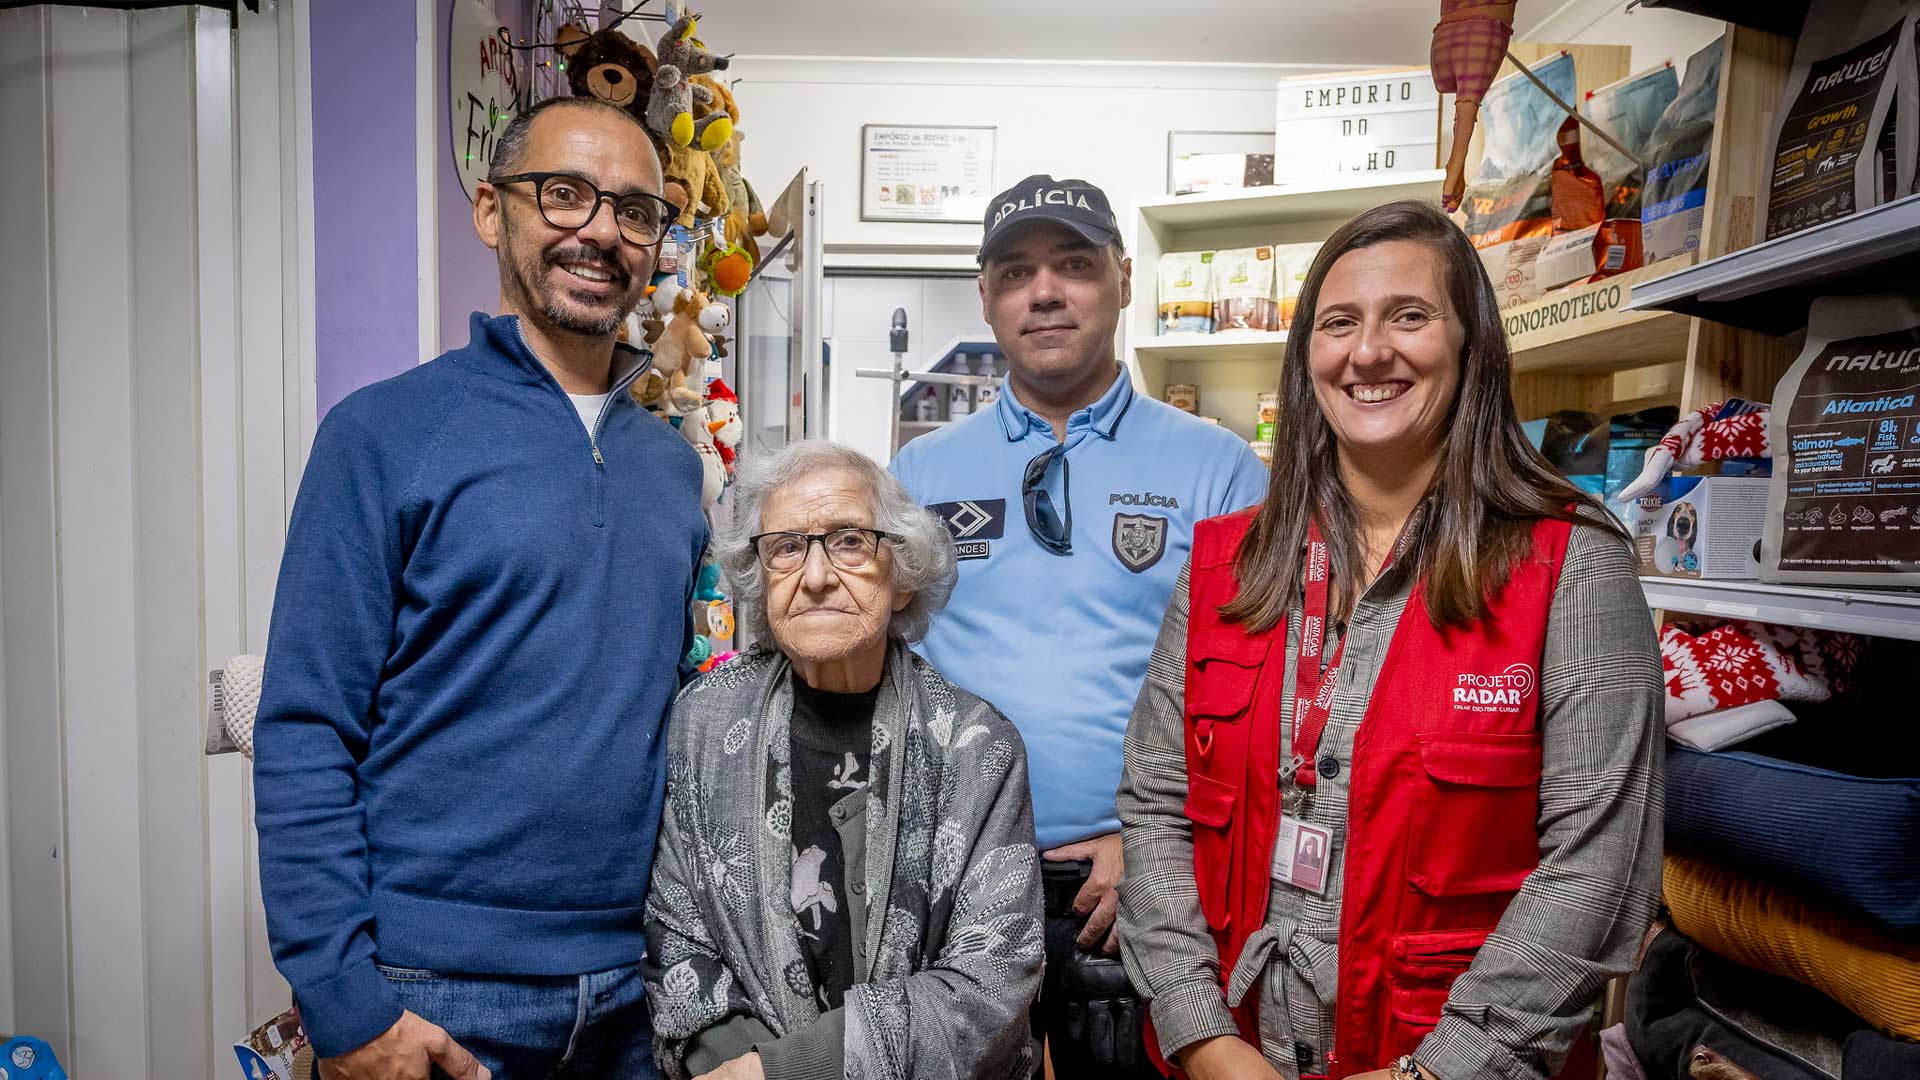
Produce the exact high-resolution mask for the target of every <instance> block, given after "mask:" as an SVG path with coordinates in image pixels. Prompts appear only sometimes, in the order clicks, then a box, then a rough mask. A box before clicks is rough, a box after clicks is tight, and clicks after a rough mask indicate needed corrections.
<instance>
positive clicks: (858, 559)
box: [749, 528, 895, 574]
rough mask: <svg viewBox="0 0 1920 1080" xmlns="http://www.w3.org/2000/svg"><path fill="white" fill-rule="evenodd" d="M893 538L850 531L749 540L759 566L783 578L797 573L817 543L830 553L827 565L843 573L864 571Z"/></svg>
mask: <svg viewBox="0 0 1920 1080" xmlns="http://www.w3.org/2000/svg"><path fill="white" fill-rule="evenodd" d="M894 538H895V537H894V535H893V534H892V533H885V532H881V531H880V530H879V529H859V528H850V529H835V530H833V531H832V532H825V533H798V532H770V533H761V534H760V535H758V536H755V537H751V538H749V539H750V542H751V543H752V544H753V550H754V553H755V554H757V555H758V556H759V557H760V565H761V566H764V567H766V568H767V569H768V570H770V571H772V572H774V573H776V574H784V573H787V572H788V571H792V570H798V569H799V568H800V567H801V566H802V565H803V564H804V563H805V562H806V561H807V549H809V548H811V547H812V546H813V545H814V544H816V543H817V544H819V545H820V550H822V551H824V552H826V553H827V561H828V562H830V563H832V564H833V565H835V566H837V567H839V568H840V569H842V570H861V569H865V568H866V567H867V566H869V565H871V564H872V562H873V559H874V556H875V555H878V554H879V553H880V541H882V540H890V539H894Z"/></svg>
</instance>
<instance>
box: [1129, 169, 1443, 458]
mask: <svg viewBox="0 0 1920 1080" xmlns="http://www.w3.org/2000/svg"><path fill="white" fill-rule="evenodd" d="M1443 175H1444V174H1443V173H1442V172H1441V171H1440V170H1438V169H1423V170H1419V171H1413V172H1392V173H1382V174H1379V175H1377V176H1371V177H1364V178H1358V179H1355V180H1352V181H1348V182H1345V183H1342V184H1339V185H1335V184H1334V183H1332V182H1328V183H1326V184H1323V185H1293V186H1289V187H1273V188H1250V189H1247V190H1244V191H1220V192H1204V193H1200V194H1195V195H1179V196H1166V197H1163V198H1155V199H1148V200H1144V201H1143V202H1141V204H1140V205H1139V206H1138V207H1137V209H1136V212H1135V216H1134V235H1133V237H1132V238H1131V241H1130V243H1129V247H1128V250H1129V252H1130V253H1131V255H1132V257H1133V281H1134V301H1133V306H1132V307H1131V308H1130V309H1129V311H1130V314H1129V316H1128V321H1127V323H1126V340H1127V344H1128V346H1129V348H1128V349H1127V355H1128V358H1129V362H1130V364H1131V365H1132V368H1133V371H1134V376H1135V380H1136V382H1137V384H1138V385H1139V386H1140V387H1141V388H1142V389H1143V390H1144V391H1145V392H1147V393H1149V394H1152V395H1153V396H1154V397H1156V398H1157V397H1160V396H1161V394H1162V393H1163V391H1164V390H1165V389H1166V387H1167V384H1168V383H1193V384H1195V385H1198V386H1199V387H1200V412H1201V413H1202V414H1203V415H1206V416H1214V417H1218V418H1219V420H1220V422H1221V424H1222V425H1224V426H1226V427H1228V428H1231V429H1232V430H1233V431H1234V432H1236V433H1237V434H1239V435H1240V437H1241V438H1251V437H1252V436H1253V428H1254V422H1255V419H1256V417H1255V411H1256V408H1257V402H1258V397H1259V394H1260V393H1261V392H1262V391H1266V390H1272V389H1273V388H1274V386H1275V385H1277V384H1278V382H1279V373H1280V363H1281V361H1282V359H1283V358H1284V357H1285V355H1286V344H1287V335H1286V332H1285V331H1258V330H1229V331H1226V332H1224V333H1219V334H1169V335H1165V336H1161V335H1159V334H1157V333H1156V331H1157V329H1158V325H1157V320H1156V317H1155V315H1156V310H1155V309H1156V305H1155V301H1154V292H1155V289H1156V287H1157V282H1158V279H1159V274H1158V263H1159V261H1160V256H1161V254H1162V253H1163V252H1168V251H1191V250H1196V249H1208V248H1213V249H1220V248H1230V247H1253V246H1256V245H1259V244H1293V243H1308V242H1318V241H1321V240H1324V239H1326V237H1327V235H1328V234H1329V233H1331V232H1333V230H1334V229H1336V228H1339V227H1340V225H1341V224H1343V223H1344V222H1346V221H1347V219H1349V218H1351V217H1353V216H1354V215H1355V214H1358V213H1360V212H1362V211H1364V210H1368V209H1371V208H1373V207H1375V206H1379V205H1381V204H1382V203H1389V202H1394V201H1396V200H1399V199H1430V200H1437V199H1438V198H1439V197H1440V181H1441V179H1442V177H1443Z"/></svg>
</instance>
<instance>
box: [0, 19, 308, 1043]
mask: <svg viewBox="0 0 1920 1080" xmlns="http://www.w3.org/2000/svg"><path fill="white" fill-rule="evenodd" d="M262 6H263V8H264V9H265V10H264V11H263V13H261V14H258V15H256V14H252V13H248V12H244V11H243V12H241V13H240V14H239V15H238V16H237V18H238V26H237V28H236V26H235V25H234V18H235V17H234V16H229V15H228V14H227V13H226V12H224V11H219V10H216V9H213V8H205V7H202V8H188V7H175V8H163V9H156V10H152V11H139V12H126V11H108V10H104V9H98V8H95V9H85V8H77V7H57V8H45V7H42V8H24V9H15V10H10V11H6V12H0V100H3V101H6V102H7V103H8V107H7V108H6V109H3V110H0V145H4V146H6V147H7V148H8V149H7V153H5V154H4V155H0V181H4V182H5V183H6V190H8V191H9V192H10V193H11V194H10V196H9V202H8V210H7V213H5V214H3V215H0V250H4V251H6V252H7V258H6V259H5V260H4V261H3V262H0V326H4V327H5V328H6V332H5V333H4V334H0V745H3V747H4V759H5V770H4V771H5V782H4V787H3V791H4V805H0V825H4V827H5V832H6V839H7V846H6V850H5V858H4V859H0V883H4V885H5V895H4V896H0V918H4V930H5V934H4V937H5V943H4V946H0V1031H9V1032H22V1033H26V1034H33V1035H37V1036H40V1037H42V1038H45V1039H47V1040H48V1041H49V1042H50V1043H51V1044H52V1045H53V1047H54V1049H55V1053H56V1054H57V1055H58V1056H59V1057H60V1059H61V1062H62V1064H64V1065H65V1066H66V1068H67V1070H68V1072H69V1073H70V1074H71V1075H74V1076H77V1077H101V1078H110V1080H185V1078H193V1077H209V1076H212V1075H214V1074H215V1072H216V1070H221V1071H222V1072H224V1070H227V1069H231V1067H232V1065H231V1062H232V1058H231V1056H230V1054H231V1051H230V1050H229V1049H227V1045H228V1044H230V1043H232V1042H233V1041H235V1040H237V1039H238V1038H240V1037H242V1036H244V1035H245V1033H246V1032H247V1030H248V1029H249V1028H250V1027H252V1026H253V1024H255V1023H257V1022H258V1021H259V1020H262V1019H266V1018H267V1017H270V1016H272V1015H273V1014H274V1013H276V1012H278V1011H280V1010H281V1009H284V1008H285V1007H286V1005H287V1003H288V1000H289V999H288V994H287V990H286V987H285V984H284V983H283V982H281V981H280V980H279V979H278V977H277V975H275V974H274V973H273V971H272V968H271V966H270V963H269V962H268V960H267V958H266V950H265V934H264V929H263V926H262V923H261V919H260V910H259V901H258V890H257V887H256V885H255V884H254V876H253V872H252V862H251V857H250V851H251V847H252V844H253V842H254V841H253V837H252V830H251V822H250V816H251V814H250V807H249V790H248V784H247V772H246V770H245V769H244V767H243V763H242V762H240V761H239V760H237V759H235V758H232V757H228V758H221V759H211V760H210V759H208V758H206V757H205V756H204V755H203V753H202V750H201V747H202V745H203V739H204V731H203V726H202V717H203V715H204V713H205V708H206V706H205V686H206V672H207V670H208V668H209V667H210V666H217V665H218V664H219V663H220V662H222V661H224V660H225V659H226V658H227V657H228V656H231V655H232V654H234V653H236V652H240V651H243V650H246V649H248V648H249V647H251V648H252V649H254V650H256V651H257V650H259V649H260V648H262V647H263V646H264V632H265V627H266V613H267V610H268V606H269V605H270V603H271V586H272V581H273V576H274V573H275V569H276V566H277V562H278V553H279V550H280V538H281V535H282V532H283V529H284V524H285V519H286V511H287V501H288V494H289V492H290V491H291V488H290V486H289V483H288V477H289V475H290V474H293V473H297V470H298V469H299V467H300V457H301V455H302V454H303V452H304V451H303V449H302V448H303V447H304V445H305V441H304V440H305V439H306V438H307V437H309V435H310V423H303V422H301V421H300V420H299V419H298V417H299V416H301V415H302V414H303V410H304V414H305V415H311V410H312V385H313V379H312V369H311V357H312V345H311V341H312V338H311V324H310V322H307V321H306V320H305V319H304V318H303V316H302V311H303V310H304V309H303V308H302V305H301V301H300V295H301V286H300V282H301V280H302V275H301V274H300V272H299V271H298V269H297V266H298V264H299V262H300V260H301V258H302V253H303V252H305V251H307V250H308V248H307V247H305V246H304V245H303V243H302V240H303V238H304V237H305V235H306V233H305V229H306V228H307V226H304V225H303V223H302V219H301V213H300V210H299V209H298V207H297V205H296V203H297V198H298V195H297V192H298V186H297V184H296V183H293V182H288V183H286V184H283V182H282V180H283V177H292V176H294V175H296V174H295V172H294V171H293V169H291V168H288V167H287V165H288V161H289V158H295V157H297V155H294V154H293V153H292V148H293V147H294V145H295V144H296V143H297V142H298V141H299V139H300V138H301V132H300V124H299V122H298V119H297V117H295V118H293V119H289V118H288V116H287V115H285V114H283V106H284V105H286V104H287V101H288V97H287V95H288V93H289V86H290V85H292V84H296V83H297V76H295V75H292V74H291V73H292V72H295V71H297V69H298V68H299V67H300V64H299V62H298V59H297V58H298V57H299V55H300V51H301V50H302V49H303V48H304V41H303V36H302V34H301V33H300V32H299V28H300V27H303V26H304V18H305V7H304V4H303V3H302V0H280V2H279V3H271V2H270V3H268V4H264V5H262ZM288 58H294V59H293V60H289V59H288ZM282 76H287V78H286V79H285V80H284V81H283V78H282ZM236 85H238V86H240V87H244V88H245V92H244V93H242V94H240V95H238V97H237V98H236V95H235V86H236ZM289 267H294V269H292V270H289ZM307 309H310V301H309V302H308V303H307ZM303 343H304V344H303ZM262 1010H267V1011H266V1012H265V1015H261V1013H262Z"/></svg>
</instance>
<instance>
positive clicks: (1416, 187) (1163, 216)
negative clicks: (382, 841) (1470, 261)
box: [1139, 169, 1446, 244]
mask: <svg viewBox="0 0 1920 1080" xmlns="http://www.w3.org/2000/svg"><path fill="white" fill-rule="evenodd" d="M1445 175H1446V174H1445V173H1444V172H1442V171H1441V170H1439V169H1423V170H1420V171H1418V172H1395V173H1382V174H1379V175H1376V176H1369V177H1357V176H1356V177H1355V178H1354V179H1353V180H1350V181H1346V182H1343V183H1341V184H1340V185H1338V186H1335V185H1334V184H1333V183H1332V182H1327V183H1326V184H1324V185H1321V184H1313V185H1306V184H1295V185H1290V186H1287V187H1261V188H1243V189H1241V190H1239V191H1205V192H1199V193H1196V194H1193V195H1167V196H1161V197H1158V198H1152V199H1144V200H1142V201H1141V202H1140V205H1139V211H1140V217H1141V220H1142V221H1143V222H1144V223H1145V224H1146V225H1147V226H1149V227H1151V228H1154V229H1156V230H1170V229H1217V228H1243V227H1244V228H1257V227H1260V226H1264V225H1285V224H1291V223H1297V222H1307V221H1325V220H1332V219H1337V220H1340V221H1345V220H1346V219H1347V218H1350V217H1353V216H1354V215H1355V214H1358V213H1360V212H1361V211H1363V210H1371V209H1373V208H1374V207H1376V206H1379V205H1381V204H1382V203H1389V202H1394V201H1396V200H1399V199H1434V200H1437V199H1439V197H1440V181H1441V180H1442V179H1444V178H1445ZM1247 242H1248V243H1250V244H1252V243H1264V242H1265V241H1261V240H1257V239H1249V240H1248V241H1247Z"/></svg>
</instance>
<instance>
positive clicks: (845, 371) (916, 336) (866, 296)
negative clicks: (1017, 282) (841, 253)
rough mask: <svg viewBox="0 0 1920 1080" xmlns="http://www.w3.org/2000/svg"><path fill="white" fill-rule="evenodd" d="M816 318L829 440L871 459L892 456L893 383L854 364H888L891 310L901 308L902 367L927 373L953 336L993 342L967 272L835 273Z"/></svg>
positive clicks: (977, 288)
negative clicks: (828, 349) (823, 350)
mask: <svg viewBox="0 0 1920 1080" xmlns="http://www.w3.org/2000/svg"><path fill="white" fill-rule="evenodd" d="M821 292H822V298H821V307H822V308H823V311H822V313H821V323H822V325H823V327H824V331H823V334H824V336H825V337H826V338H827V339H828V340H829V341H830V342H832V345H833V367H832V369H831V370H830V371H829V372H828V386H829V390H828V399H827V431H826V435H827V438H830V439H833V440H835V441H837V442H842V443H845V444H847V445H848V446H851V447H853V448H855V449H857V450H859V451H861V452H862V453H864V454H867V455H869V456H871V457H872V458H873V459H874V460H876V461H879V462H882V463H885V462H887V461H889V460H891V458H892V454H891V448H890V447H889V446H888V445H887V439H888V437H889V435H890V433H891V430H892V429H891V427H890V424H891V414H890V411H889V410H890V408H891V406H890V403H889V401H890V391H891V389H892V388H891V385H890V384H889V383H888V382H887V381H886V380H884V379H862V378H857V377H856V376H855V375H854V369H855V368H863V367H866V368H885V367H891V366H892V365H893V353H892V352H891V351H890V350H889V347H888V342H887V331H888V328H889V327H890V326H891V325H892V321H893V312H894V309H895V308H905V309H906V311H907V347H908V352H907V370H909V371H925V370H926V369H927V368H928V367H929V366H931V365H932V364H933V363H934V362H935V361H937V360H939V359H940V358H941V357H942V356H944V355H945V354H946V348H947V346H948V344H949V343H951V342H952V341H953V339H954V338H956V337H965V338H967V339H969V340H973V341H992V340H993V331H992V330H990V329H988V327H987V323H986V320H985V319H983V318H981V316H980V291H979V286H978V285H977V284H975V279H973V278H902V277H836V278H828V279H827V280H826V282H825V283H824V286H823V288H822V290H821Z"/></svg>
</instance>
